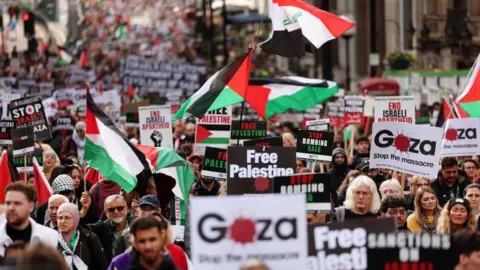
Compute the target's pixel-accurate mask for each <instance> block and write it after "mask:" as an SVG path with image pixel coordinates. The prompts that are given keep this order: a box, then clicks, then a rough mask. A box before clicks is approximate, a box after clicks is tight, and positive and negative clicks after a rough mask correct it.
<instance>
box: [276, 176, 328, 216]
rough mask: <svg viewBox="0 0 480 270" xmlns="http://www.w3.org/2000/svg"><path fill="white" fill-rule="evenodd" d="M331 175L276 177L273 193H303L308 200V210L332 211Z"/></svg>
mask: <svg viewBox="0 0 480 270" xmlns="http://www.w3.org/2000/svg"><path fill="white" fill-rule="evenodd" d="M331 190H332V187H331V186H330V175H329V174H295V175H291V176H281V177H275V178H274V179H273V193H280V194H294V193H303V194H305V195H306V199H307V210H316V211H331V210H332V204H331V202H330V193H331Z"/></svg>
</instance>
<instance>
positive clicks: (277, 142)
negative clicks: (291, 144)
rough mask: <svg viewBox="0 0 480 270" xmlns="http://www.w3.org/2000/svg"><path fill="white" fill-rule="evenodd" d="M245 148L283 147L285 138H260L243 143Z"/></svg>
mask: <svg viewBox="0 0 480 270" xmlns="http://www.w3.org/2000/svg"><path fill="white" fill-rule="evenodd" d="M243 145H244V146H258V147H269V146H279V147H282V146H283V138H282V137H281V136H278V137H266V138H258V139H253V140H248V141H244V142H243Z"/></svg>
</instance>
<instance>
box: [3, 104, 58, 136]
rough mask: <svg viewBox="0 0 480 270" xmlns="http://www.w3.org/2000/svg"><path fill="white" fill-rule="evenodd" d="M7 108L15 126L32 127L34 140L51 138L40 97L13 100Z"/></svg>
mask: <svg viewBox="0 0 480 270" xmlns="http://www.w3.org/2000/svg"><path fill="white" fill-rule="evenodd" d="M8 110H9V111H10V115H11V116H12V118H13V121H15V128H24V127H32V128H33V140H34V141H46V140H49V139H51V138H52V134H51V133H50V129H49V128H48V122H47V117H46V115H45V112H44V110H43V104H42V99H41V98H40V97H26V98H21V99H16V100H13V101H12V102H10V104H8ZM12 137H13V136H12Z"/></svg>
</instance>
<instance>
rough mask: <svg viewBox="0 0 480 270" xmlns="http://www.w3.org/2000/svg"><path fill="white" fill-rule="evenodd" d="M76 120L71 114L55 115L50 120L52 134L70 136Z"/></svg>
mask: <svg viewBox="0 0 480 270" xmlns="http://www.w3.org/2000/svg"><path fill="white" fill-rule="evenodd" d="M75 124H76V121H75V119H73V118H72V117H71V116H57V117H55V118H54V119H53V120H52V133H53V136H55V137H56V136H70V135H72V134H73V131H74V130H75Z"/></svg>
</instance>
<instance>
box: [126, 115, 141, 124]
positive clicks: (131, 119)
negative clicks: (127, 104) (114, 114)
mask: <svg viewBox="0 0 480 270" xmlns="http://www.w3.org/2000/svg"><path fill="white" fill-rule="evenodd" d="M125 116H126V120H127V123H126V126H127V127H131V128H136V127H139V126H140V125H139V121H140V120H139V117H140V115H139V113H138V112H126V113H125Z"/></svg>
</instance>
